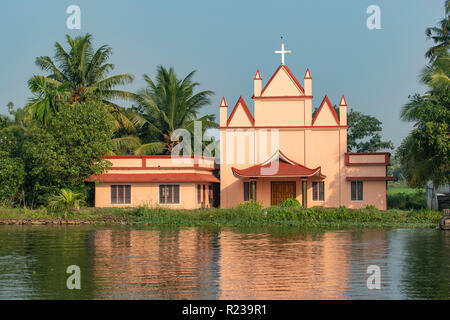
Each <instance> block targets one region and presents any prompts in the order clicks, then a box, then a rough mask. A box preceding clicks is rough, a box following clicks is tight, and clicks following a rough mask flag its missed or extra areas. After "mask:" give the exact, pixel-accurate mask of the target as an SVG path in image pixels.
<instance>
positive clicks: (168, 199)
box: [159, 184, 180, 204]
mask: <svg viewBox="0 0 450 320" xmlns="http://www.w3.org/2000/svg"><path fill="white" fill-rule="evenodd" d="M159 203H161V204H172V203H180V185H179V184H160V185H159Z"/></svg>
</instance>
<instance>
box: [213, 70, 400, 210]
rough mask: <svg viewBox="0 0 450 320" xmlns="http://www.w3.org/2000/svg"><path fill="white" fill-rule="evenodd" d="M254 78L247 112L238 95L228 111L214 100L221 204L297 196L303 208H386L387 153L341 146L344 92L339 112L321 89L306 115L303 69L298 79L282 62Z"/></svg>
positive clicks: (307, 79)
mask: <svg viewBox="0 0 450 320" xmlns="http://www.w3.org/2000/svg"><path fill="white" fill-rule="evenodd" d="M253 81H254V94H253V96H252V99H253V103H254V114H253V115H252V114H251V112H250V111H249V108H248V106H247V104H246V102H245V101H244V99H243V98H242V97H240V98H239V100H238V101H237V103H236V105H235V106H234V108H233V110H232V112H231V113H230V116H228V105H227V103H226V100H225V98H222V101H221V103H220V142H221V147H220V150H221V152H220V155H221V159H220V164H221V165H220V192H221V200H220V201H221V207H234V206H236V205H238V204H239V203H241V202H243V201H246V200H249V199H254V200H256V201H260V202H262V204H263V205H264V206H270V205H276V204H279V203H281V202H282V201H284V200H285V199H287V198H296V199H298V200H299V201H300V202H301V203H302V204H303V206H304V207H312V206H326V207H339V206H346V207H349V208H359V207H362V206H365V205H374V206H376V207H378V208H380V209H386V206H387V199H386V196H387V181H388V180H394V179H395V178H394V177H387V176H386V168H387V165H389V156H390V155H389V153H382V152H381V153H348V152H347V127H348V126H347V101H346V99H345V97H344V96H342V98H341V100H340V103H339V114H337V113H336V111H335V110H334V108H333V104H332V102H331V101H330V99H329V98H328V96H325V97H324V98H323V100H322V102H321V104H320V105H319V107H318V109H317V112H316V113H315V115H314V117H313V115H312V114H313V112H312V110H313V107H312V99H313V95H312V76H311V72H310V70H309V69H307V70H306V73H305V76H304V79H303V85H302V84H301V83H300V82H299V81H298V80H297V79H296V77H295V76H294V74H293V73H292V71H291V70H290V69H289V68H288V67H287V66H286V65H284V64H282V65H280V66H279V67H278V68H277V70H276V71H275V72H274V74H273V75H272V77H271V78H270V79H269V81H267V83H266V84H265V85H264V86H263V79H262V77H261V74H260V72H259V70H257V72H256V74H255V77H254V79H253Z"/></svg>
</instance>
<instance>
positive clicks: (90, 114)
mask: <svg viewBox="0 0 450 320" xmlns="http://www.w3.org/2000/svg"><path fill="white" fill-rule="evenodd" d="M112 131H113V129H112V126H111V119H110V117H109V116H108V113H107V112H105V106H104V105H102V104H101V103H94V102H85V103H74V104H72V105H69V104H64V105H61V106H60V108H59V112H58V113H56V114H55V115H54V116H53V117H51V118H50V119H49V121H48V126H47V127H46V128H45V129H44V128H41V127H39V126H33V127H31V128H30V129H29V131H28V135H27V137H26V138H25V140H24V142H23V148H22V158H23V160H24V162H25V169H26V172H27V178H26V186H27V190H28V191H29V194H30V197H29V200H31V202H32V203H36V204H45V202H46V200H45V199H47V198H48V197H49V196H51V195H52V194H54V193H56V192H58V191H59V189H61V188H72V189H80V188H83V186H84V184H83V181H84V180H85V179H86V178H88V177H89V176H90V175H91V174H99V173H102V172H103V171H104V170H105V169H106V168H107V166H108V162H106V161H105V160H102V158H101V157H102V156H103V155H105V154H106V153H107V152H108V151H109V150H111V137H112V134H113V132H112Z"/></svg>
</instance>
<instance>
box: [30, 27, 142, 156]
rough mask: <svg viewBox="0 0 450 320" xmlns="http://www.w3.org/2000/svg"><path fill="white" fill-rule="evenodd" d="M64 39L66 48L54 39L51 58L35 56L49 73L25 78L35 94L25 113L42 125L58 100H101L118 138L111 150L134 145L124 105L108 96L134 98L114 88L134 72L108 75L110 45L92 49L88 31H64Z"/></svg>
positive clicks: (55, 106) (133, 128)
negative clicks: (73, 34) (78, 33)
mask: <svg viewBox="0 0 450 320" xmlns="http://www.w3.org/2000/svg"><path fill="white" fill-rule="evenodd" d="M66 39H67V43H68V44H69V50H68V51H66V50H65V49H64V47H63V46H62V45H61V44H60V43H59V42H56V43H55V56H54V60H52V59H51V58H50V57H48V56H41V57H38V58H36V65H37V66H38V67H39V68H40V69H41V70H42V71H47V72H49V73H50V74H49V75H48V76H33V77H32V78H31V79H30V80H29V81H28V86H29V88H30V90H31V92H32V93H33V94H34V95H35V97H34V98H32V99H30V102H29V104H28V105H27V111H28V113H29V114H30V115H31V116H32V117H33V118H34V119H37V120H38V121H39V122H40V123H42V124H44V125H45V123H46V120H47V118H48V117H49V116H51V114H52V113H54V112H57V111H58V104H59V103H62V102H69V103H74V102H82V101H85V100H91V99H96V100H99V101H102V102H103V103H104V105H105V108H106V111H107V112H108V113H109V114H110V115H111V120H112V124H113V126H114V129H115V131H116V139H117V140H116V139H114V140H113V145H114V146H115V149H114V151H116V152H117V151H120V150H123V149H130V148H131V149H132V148H136V147H137V145H138V139H137V137H135V136H132V135H131V134H132V133H133V132H134V131H135V129H136V128H135V126H134V124H133V122H132V121H130V119H129V117H128V115H127V111H126V110H125V109H124V108H123V107H120V106H118V105H117V104H115V103H113V102H111V99H128V100H134V99H135V98H136V97H135V94H134V93H131V92H128V91H123V90H117V89H114V88H115V87H116V86H118V85H124V84H128V83H130V82H132V81H133V79H134V77H133V75H131V74H118V75H113V76H108V74H109V73H110V72H111V71H112V70H113V69H114V65H113V64H110V63H107V61H108V59H109V58H110V56H111V54H112V49H111V47H109V46H108V45H103V46H101V47H100V48H98V49H97V50H96V51H95V50H94V48H93V46H92V36H91V35H90V34H86V35H85V36H78V37H76V38H75V39H72V38H71V37H70V36H69V35H66Z"/></svg>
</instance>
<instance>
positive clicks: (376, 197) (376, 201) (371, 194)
mask: <svg viewBox="0 0 450 320" xmlns="http://www.w3.org/2000/svg"><path fill="white" fill-rule="evenodd" d="M350 188H351V183H350V181H348V182H347V192H348V194H349V195H350ZM386 195H387V190H386V181H363V200H361V201H359V200H358V201H351V200H350V196H349V201H348V203H347V207H348V208H355V209H357V208H362V207H364V206H367V205H372V206H375V207H377V208H378V209H381V210H386V208H387V203H386Z"/></svg>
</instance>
